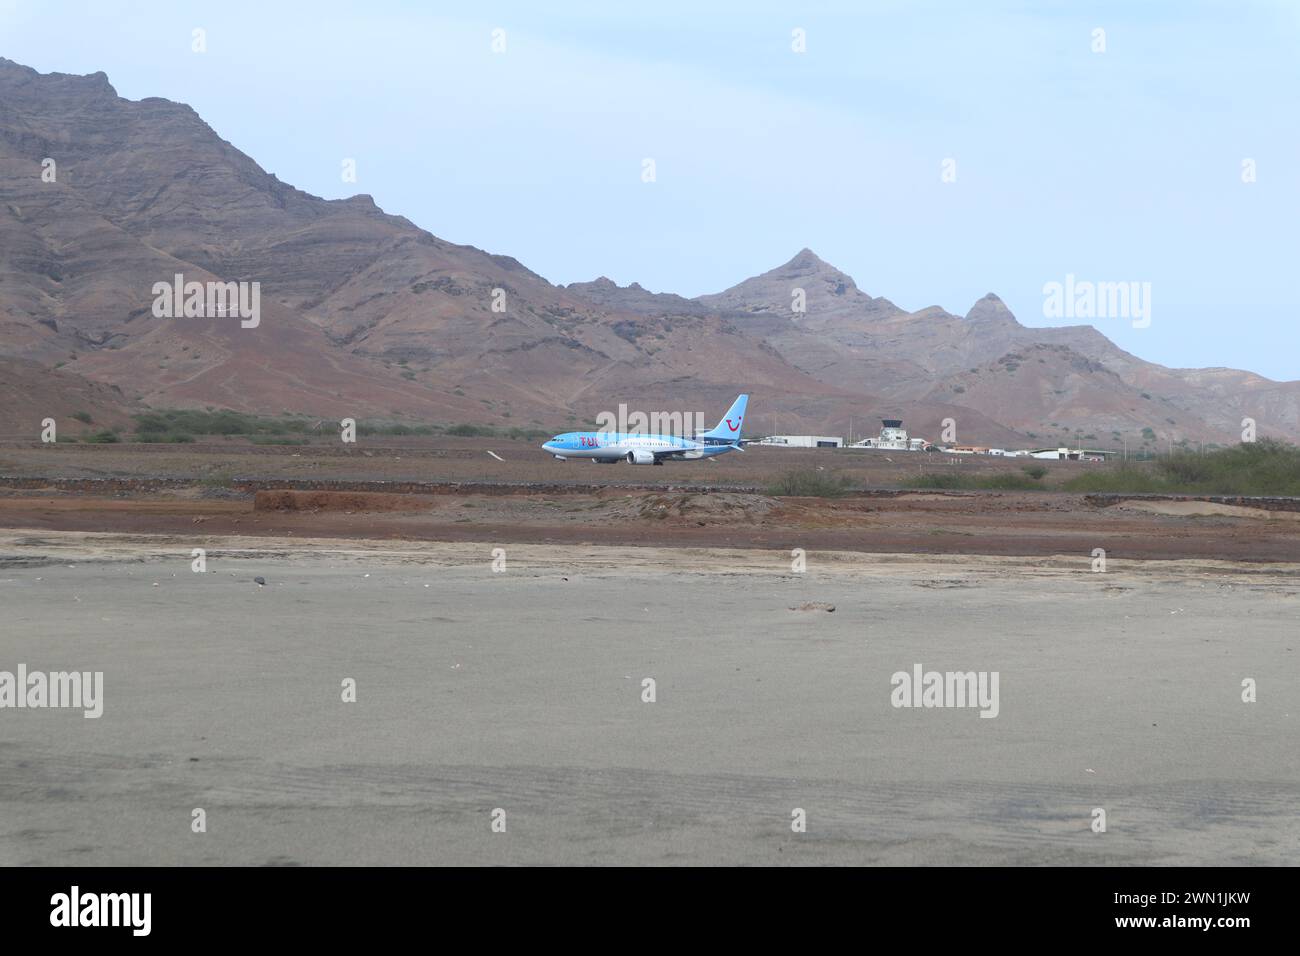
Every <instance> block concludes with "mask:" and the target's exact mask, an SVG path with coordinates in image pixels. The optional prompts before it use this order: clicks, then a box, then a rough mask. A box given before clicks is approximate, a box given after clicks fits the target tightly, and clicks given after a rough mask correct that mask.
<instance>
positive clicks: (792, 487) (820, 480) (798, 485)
mask: <svg viewBox="0 0 1300 956" xmlns="http://www.w3.org/2000/svg"><path fill="white" fill-rule="evenodd" d="M852 490H853V482H852V480H851V479H850V478H849V477H848V476H847V475H838V476H837V475H832V474H828V473H827V472H824V471H815V470H813V469H811V468H795V469H791V470H790V471H787V472H785V473H784V474H781V475H779V476H777V478H776V480H775V481H773V482H772V483H771V484H770V485H768V486H767V493H768V494H769V495H772V496H773V497H777V498H842V497H843V496H844V495H847V494H848V493H849V492H851V491H852Z"/></svg>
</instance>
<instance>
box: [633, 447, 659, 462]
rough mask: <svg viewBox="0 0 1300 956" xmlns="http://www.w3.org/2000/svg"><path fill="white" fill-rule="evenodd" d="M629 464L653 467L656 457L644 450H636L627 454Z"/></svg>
mask: <svg viewBox="0 0 1300 956" xmlns="http://www.w3.org/2000/svg"><path fill="white" fill-rule="evenodd" d="M627 463H628V464H629V465H653V464H654V463H655V456H654V454H653V453H652V452H648V451H646V450H645V449H644V448H634V449H632V450H631V451H630V452H628V453H627Z"/></svg>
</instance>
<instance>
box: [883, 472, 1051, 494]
mask: <svg viewBox="0 0 1300 956" xmlns="http://www.w3.org/2000/svg"><path fill="white" fill-rule="evenodd" d="M1044 473H1046V472H1044ZM901 484H902V485H903V487H905V488H924V489H927V490H933V491H1041V490H1042V489H1043V487H1044V485H1043V484H1042V482H1040V481H1039V480H1038V479H1037V478H1033V477H1031V476H1029V475H1026V474H1017V473H1016V472H1013V471H1009V472H1005V473H1003V474H996V475H968V474H963V473H960V472H955V471H933V472H927V473H926V474H924V475H917V476H916V477H915V478H907V479H905V480H904V481H903V482H901Z"/></svg>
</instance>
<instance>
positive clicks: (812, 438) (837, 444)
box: [757, 435, 844, 448]
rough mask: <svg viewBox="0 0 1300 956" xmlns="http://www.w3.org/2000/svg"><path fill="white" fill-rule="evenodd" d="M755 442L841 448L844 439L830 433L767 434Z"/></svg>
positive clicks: (803, 446)
mask: <svg viewBox="0 0 1300 956" xmlns="http://www.w3.org/2000/svg"><path fill="white" fill-rule="evenodd" d="M757 444H759V445H775V446H776V447H778V448H843V447H844V439H843V438H836V437H833V436H830V435H768V436H767V437H766V438H764V439H763V440H761V441H759V442H757Z"/></svg>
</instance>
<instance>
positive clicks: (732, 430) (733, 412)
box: [700, 395, 749, 442]
mask: <svg viewBox="0 0 1300 956" xmlns="http://www.w3.org/2000/svg"><path fill="white" fill-rule="evenodd" d="M747 404H749V396H748V395H741V396H740V397H739V398H737V399H736V400H735V401H734V402H732V403H731V407H730V408H728V409H727V414H725V415H723V416H722V421H720V422H718V424H716V425H715V426H713V428H711V429H710V430H709V431H707V432H705V433H704V434H703V435H701V436H700V437H701V438H720V439H722V440H723V441H729V442H738V441H740V426H741V424H742V423H743V422H744V420H745V406H746V405H747Z"/></svg>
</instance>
